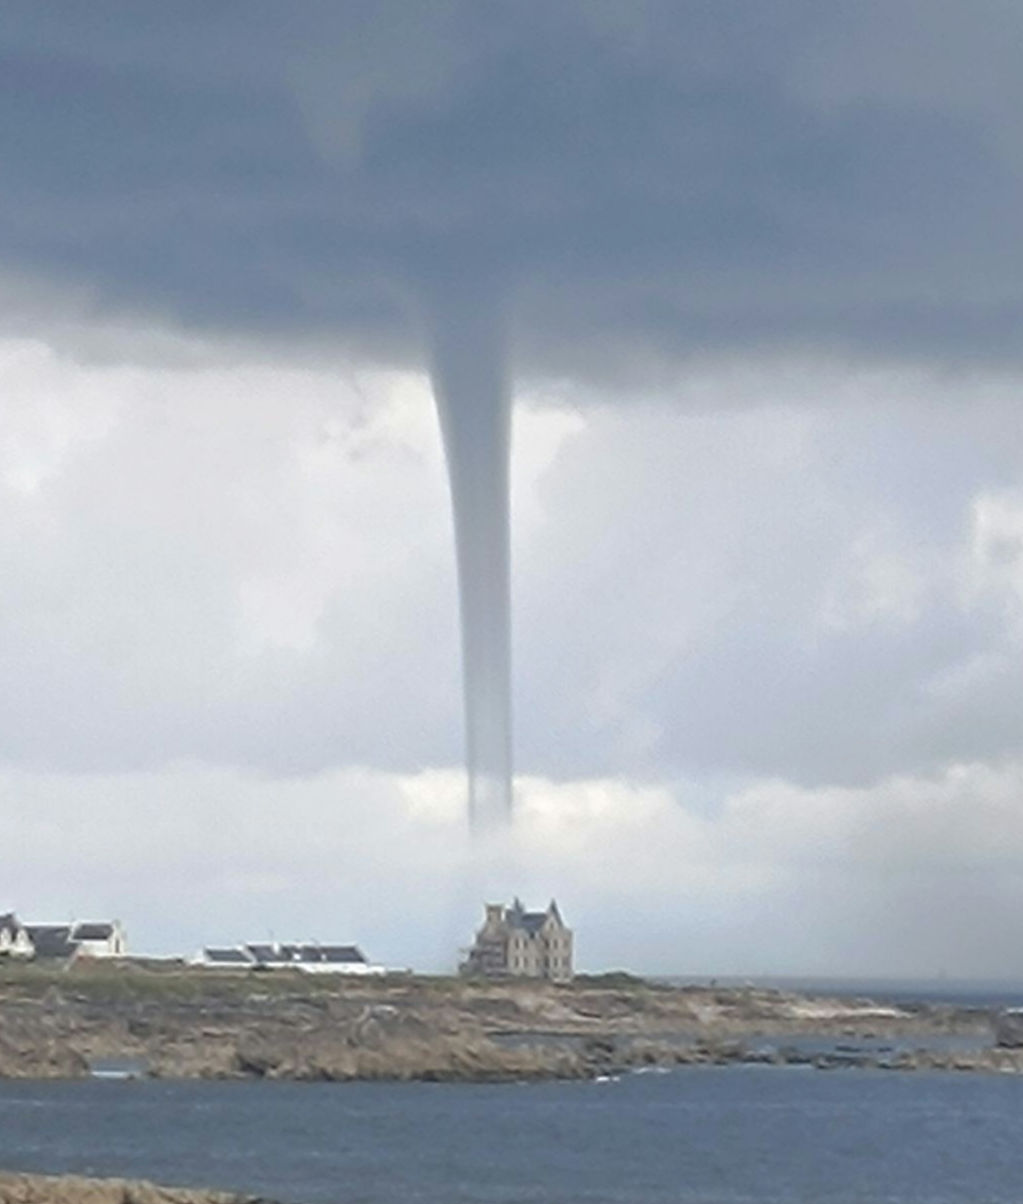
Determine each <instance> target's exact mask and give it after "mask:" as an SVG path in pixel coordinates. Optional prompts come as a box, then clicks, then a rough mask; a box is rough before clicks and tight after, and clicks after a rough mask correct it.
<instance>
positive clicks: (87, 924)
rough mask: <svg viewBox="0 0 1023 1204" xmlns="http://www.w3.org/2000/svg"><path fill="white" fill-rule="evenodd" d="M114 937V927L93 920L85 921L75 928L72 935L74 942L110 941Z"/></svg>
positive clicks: (104, 922)
mask: <svg viewBox="0 0 1023 1204" xmlns="http://www.w3.org/2000/svg"><path fill="white" fill-rule="evenodd" d="M113 935H114V925H113V924H110V923H107V922H106V921H103V922H96V921H91V920H84V921H82V923H80V924H76V925H75V926H74V930H73V931H72V933H71V939H72V940H73V941H108V940H110V938H111V937H112V936H113Z"/></svg>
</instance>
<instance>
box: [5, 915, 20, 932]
mask: <svg viewBox="0 0 1023 1204" xmlns="http://www.w3.org/2000/svg"><path fill="white" fill-rule="evenodd" d="M20 930H21V924H19V923H18V917H17V916H16V915H15V914H14V912H13V911H7V912H4V914H3V915H0V932H4V931H6V932H11V933H16V932H19V931H20Z"/></svg>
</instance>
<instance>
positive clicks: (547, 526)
mask: <svg viewBox="0 0 1023 1204" xmlns="http://www.w3.org/2000/svg"><path fill="white" fill-rule="evenodd" d="M1021 42H1023V10H1020V9H1019V7H1018V6H1016V5H1014V4H1010V3H1002V2H999V0H980V2H978V3H973V4H970V5H968V6H967V5H965V4H963V3H946V2H943V0H927V2H926V3H924V2H923V0H920V2H916V0H887V2H886V3H885V4H880V3H873V2H871V0H864V2H863V3H861V4H858V5H856V6H855V7H854V8H851V6H850V7H840V6H821V5H819V4H810V3H808V2H805V3H804V2H802V0H778V2H776V3H771V4H764V3H763V0H759V2H757V3H753V2H752V0H734V2H733V3H730V4H728V5H722V4H719V3H698V2H696V0H687V2H685V3H678V2H677V0H675V2H672V3H667V2H665V3H659V2H656V0H649V2H647V0H630V2H629V3H616V2H614V0H586V2H585V3H583V2H582V0H579V2H578V3H577V2H575V0H557V2H556V3H553V4H552V3H543V4H541V3H539V2H530V0H527V2H526V3H520V2H516V3H511V2H510V0H509V2H507V3H506V2H504V0H494V3H492V4H486V5H480V4H479V3H456V2H451V3H447V2H440V0H424V2H423V3H421V4H417V5H415V6H410V5H408V4H399V3H388V2H387V0H379V2H378V3H376V4H374V5H372V6H367V5H364V4H360V3H354V2H345V0H334V2H333V3H329V4H328V3H318V2H315V0H310V2H309V3H306V4H303V5H301V6H287V9H285V7H284V6H280V5H276V4H268V3H262V2H261V0H249V2H247V3H240V2H233V0H224V2H222V3H219V4H217V5H209V4H203V5H192V4H189V3H182V4H178V5H175V6H172V7H167V6H164V5H157V4H155V3H153V4H146V5H139V4H137V3H135V4H131V5H125V4H123V3H115V2H113V0H97V3H94V4H92V5H90V6H88V8H87V9H86V8H83V7H82V6H79V5H74V4H70V3H54V4H50V5H47V6H37V5H22V6H11V8H10V9H9V11H8V12H7V13H6V14H5V20H4V26H3V29H2V31H0V158H2V161H3V163H4V173H3V179H2V180H0V398H2V404H0V673H2V689H0V830H2V831H3V832H4V837H3V840H2V842H0V911H2V910H4V909H6V908H7V907H10V908H13V909H14V910H16V911H17V912H18V913H19V914H20V915H22V916H23V917H24V918H26V919H61V918H65V917H71V916H77V917H81V918H87V917H93V916H96V917H105V916H110V915H116V916H119V917H120V918H121V919H122V920H123V921H124V923H125V925H126V927H127V930H128V934H129V941H130V944H131V946H132V947H133V948H135V949H138V950H145V951H152V952H173V951H185V952H192V951H193V950H194V949H195V948H197V947H198V946H199V945H201V944H203V943H222V942H228V943H230V942H234V941H236V940H240V939H261V938H266V937H268V936H271V935H272V936H274V937H276V938H277V939H282V940H283V939H310V938H318V939H321V940H325V941H326V940H332V941H349V940H352V941H357V942H358V943H360V944H361V945H362V947H363V948H364V949H365V950H366V952H367V954H368V955H369V956H371V957H372V958H373V959H375V960H379V961H381V962H385V963H387V964H389V965H395V966H413V967H416V968H419V969H424V970H443V969H450V968H451V967H452V966H453V965H454V961H455V957H456V953H457V948H458V947H459V946H460V945H465V944H467V943H468V941H469V940H470V939H471V935H472V930H473V928H474V926H475V925H476V924H477V922H478V919H479V916H480V914H481V911H482V906H481V905H482V902H483V899H484V898H485V897H498V898H501V897H504V898H507V899H508V900H510V898H511V896H512V894H514V893H518V894H520V895H521V896H522V897H523V899H524V900H525V901H526V902H527V904H529V905H532V906H543V905H545V904H546V902H547V901H548V900H549V898H550V897H551V896H556V897H557V899H558V902H559V905H560V906H561V908H562V911H563V913H564V915H565V917H566V919H567V921H568V922H569V923H570V924H571V925H572V926H573V927H574V928H575V929H576V933H577V954H578V962H579V964H580V965H581V966H582V968H585V969H592V970H599V969H606V968H616V967H622V968H628V969H631V970H635V971H637V972H644V973H679V974H684V973H691V974H706V975H713V974H718V975H723V974H739V975H747V974H749V975H753V974H823V975H839V974H846V975H853V976H857V975H889V976H899V975H904V976H926V975H932V974H939V973H945V974H949V975H951V976H988V977H999V978H1012V977H1021V978H1023V939H1021V937H1023V925H1021V922H1020V921H1019V919H1018V917H1019V916H1020V915H1023V807H1021V801H1023V730H1021V718H1020V716H1021V715H1023V679H1021V672H1020V670H1021V651H1023V424H1021V423H1020V421H1019V416H1018V411H1019V400H1018V399H1019V396H1020V385H1021V383H1023V380H1021V378H1023V362H1021V356H1020V346H1021V345H1020V340H1019V332H1020V328H1021V317H1023V295H1021V287H1020V283H1019V282H1020V280H1023V271H1021V268H1023V264H1021V263H1020V259H1021V257H1023V228H1021V227H1023V203H1021V202H1023V195H1021V194H1023V188H1021V174H1023V118H1021V117H1020V114H1021V113H1023V105H1021V101H1023V95H1021V92H1023V83H1021V82H1020V78H1019V72H1018V69H1017V64H1018V54H1019V47H1020V44H1021ZM481 296H483V297H486V298H489V299H493V304H494V307H495V312H499V314H500V318H501V322H502V326H503V329H504V331H505V337H506V341H507V352H506V359H507V363H508V365H509V369H510V372H511V381H510V387H511V391H512V394H513V397H514V417H513V457H512V565H513V573H512V595H513V617H512V622H513V651H514V662H513V692H514V704H515V759H516V770H517V779H516V818H515V823H514V826H513V829H512V831H511V833H510V834H508V835H507V836H505V837H503V838H496V837H495V838H493V839H488V840H480V839H476V840H475V841H474V840H473V839H472V838H471V837H470V834H469V832H468V829H467V825H466V822H465V781H464V771H463V769H462V764H463V760H462V759H463V747H462V745H463V735H462V730H463V729H462V723H463V720H462V709H461V708H462V701H461V678H460V668H459V637H458V612H457V592H456V582H455V558H454V550H453V542H452V531H451V515H450V503H449V499H448V493H447V483H446V479H445V470H444V460H443V452H442V447H441V441H440V436H439V432H438V426H437V418H436V414H435V409H434V404H433V398H432V395H431V389H430V382H429V379H428V376H427V365H428V359H429V357H428V349H427V347H426V340H427V334H426V333H424V332H428V331H429V329H430V327H431V323H432V322H434V321H435V320H436V316H437V314H438V313H439V314H441V315H443V317H444V319H445V320H446V321H451V320H452V315H454V317H455V318H456V319H457V316H458V315H459V314H460V313H463V312H465V305H466V298H467V297H470V298H473V299H475V298H478V297H481ZM489 303H490V302H489V301H488V304H489Z"/></svg>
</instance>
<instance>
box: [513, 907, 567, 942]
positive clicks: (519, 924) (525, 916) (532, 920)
mask: <svg viewBox="0 0 1023 1204" xmlns="http://www.w3.org/2000/svg"><path fill="white" fill-rule="evenodd" d="M548 916H553V917H554V919H556V920H557V921H558V923H559V924H561V923H563V921H562V919H561V913H560V912H559V911H558V905H557V903H555V902H554V900H553V899H552V900H551V905H550V907H548V909H547V910H546V911H526V909H525V907H523V906H522V900H521V899H518V898H516V899H515V900H514V902H513V903H512V905H511V907H509V908H508V910H507V911H506V912H505V919H506V921H507V922H508V924H509V925H510V926H511V927H512V928H521V929H524V930H525V931H526V932H528V933H529V935H530V936H536V934H537V933H538V932H539V931H540V930H541V929H542V928H543V926H544V923H545V922H546V920H547V917H548Z"/></svg>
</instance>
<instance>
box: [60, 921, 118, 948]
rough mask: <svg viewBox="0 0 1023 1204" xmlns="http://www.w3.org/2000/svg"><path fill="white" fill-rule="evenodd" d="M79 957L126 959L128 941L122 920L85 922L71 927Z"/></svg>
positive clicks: (72, 941) (72, 940) (73, 941)
mask: <svg viewBox="0 0 1023 1204" xmlns="http://www.w3.org/2000/svg"><path fill="white" fill-rule="evenodd" d="M71 943H72V944H73V945H74V946H75V949H76V955H77V956H78V957H124V955H125V953H127V951H128V941H127V938H126V937H125V933H124V929H123V928H122V927H121V922H120V920H109V921H108V920H85V921H82V922H81V923H78V924H73V925H72V927H71Z"/></svg>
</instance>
